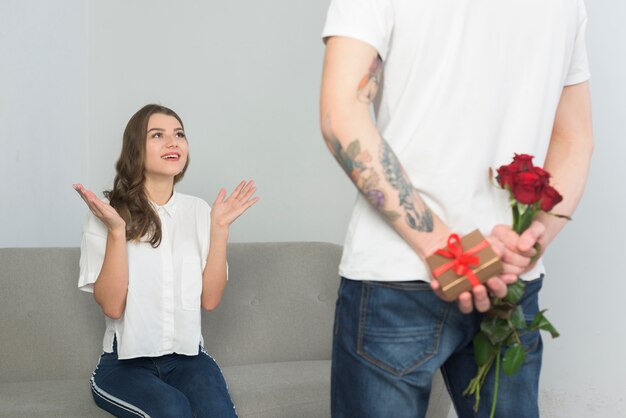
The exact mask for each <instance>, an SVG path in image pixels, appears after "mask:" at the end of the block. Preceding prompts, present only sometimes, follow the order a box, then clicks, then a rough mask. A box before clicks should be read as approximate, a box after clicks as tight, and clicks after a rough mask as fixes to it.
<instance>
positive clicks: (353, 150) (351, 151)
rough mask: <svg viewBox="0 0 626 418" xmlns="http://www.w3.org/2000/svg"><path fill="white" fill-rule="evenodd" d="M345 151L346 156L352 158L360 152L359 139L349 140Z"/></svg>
mask: <svg viewBox="0 0 626 418" xmlns="http://www.w3.org/2000/svg"><path fill="white" fill-rule="evenodd" d="M346 152H347V153H348V156H349V157H350V158H351V159H353V160H354V159H355V158H356V156H357V155H359V154H360V153H361V144H360V143H359V140H358V139H355V140H354V141H352V142H350V145H348V149H347V150H346Z"/></svg>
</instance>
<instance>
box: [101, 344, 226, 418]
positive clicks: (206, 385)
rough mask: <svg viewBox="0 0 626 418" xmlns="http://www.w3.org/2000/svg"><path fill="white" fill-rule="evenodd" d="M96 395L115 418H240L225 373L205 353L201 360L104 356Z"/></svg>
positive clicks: (202, 354)
mask: <svg viewBox="0 0 626 418" xmlns="http://www.w3.org/2000/svg"><path fill="white" fill-rule="evenodd" d="M91 391H92V394H93V398H94V400H95V401H96V404H97V405H98V406H99V407H100V408H102V409H104V410H106V411H108V412H110V413H111V414H113V415H115V416H116V417H132V418H137V417H148V416H149V417H151V418H161V417H163V418H165V417H167V418H170V417H171V418H192V417H194V418H201V417H203V418H208V417H211V418H233V417H237V414H236V413H235V407H234V405H233V402H232V401H231V399H230V395H229V394H228V388H227V386H226V382H225V381H224V377H223V376H222V372H221V371H220V368H219V367H218V365H217V363H216V362H215V360H213V358H212V357H211V356H209V355H208V354H207V353H206V352H205V351H204V350H203V349H200V350H199V352H198V355H196V356H183V355H179V354H169V355H165V356H161V357H140V358H136V359H129V360H118V359H117V353H116V352H113V353H103V354H102V356H101V357H100V362H99V363H98V367H96V370H95V371H94V372H93V377H92V378H91Z"/></svg>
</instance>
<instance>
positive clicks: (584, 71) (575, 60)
mask: <svg viewBox="0 0 626 418" xmlns="http://www.w3.org/2000/svg"><path fill="white" fill-rule="evenodd" d="M586 32H587V9H586V8H585V3H584V1H583V0H579V2H578V30H577V31H576V39H575V41H574V49H573V52H572V58H571V60H570V66H569V71H568V73H567V77H566V78H565V85H566V86H571V85H573V84H578V83H582V82H583V81H587V80H588V79H589V77H590V76H591V73H590V71H589V60H588V58H587V44H586V40H585V37H586Z"/></svg>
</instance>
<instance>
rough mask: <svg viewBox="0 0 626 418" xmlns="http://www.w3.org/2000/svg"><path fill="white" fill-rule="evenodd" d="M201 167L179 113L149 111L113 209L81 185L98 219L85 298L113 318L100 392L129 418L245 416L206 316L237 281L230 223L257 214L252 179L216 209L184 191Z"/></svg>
mask: <svg viewBox="0 0 626 418" xmlns="http://www.w3.org/2000/svg"><path fill="white" fill-rule="evenodd" d="M188 165H189V157H188V143H187V138H186V137H185V132H184V128H183V123H182V121H181V119H180V118H179V117H178V115H177V114H176V113H175V112H174V111H172V110H171V109H168V108H166V107H163V106H159V105H147V106H145V107H143V108H142V109H140V110H139V111H138V112H137V113H135V114H134V115H133V116H132V118H131V119H130V120H129V122H128V124H127V126H126V129H125V131H124V137H123V144H122V151H121V155H120V157H119V159H118V161H117V165H116V171H117V175H116V177H115V181H114V185H113V189H112V190H110V191H107V192H105V193H104V194H105V196H106V198H107V199H108V203H106V202H103V201H101V200H100V199H98V198H97V197H96V195H95V194H94V193H92V192H91V191H89V190H87V189H86V188H85V187H83V186H82V185H80V184H76V185H74V188H75V189H76V191H77V192H78V193H79V194H80V196H81V197H82V198H83V200H84V201H85V203H86V204H87V206H88V207H89V210H90V212H89V213H88V216H87V219H86V220H85V224H84V228H83V238H82V243H81V257H80V278H79V281H78V286H79V288H80V289H81V290H84V291H87V292H93V294H94V298H95V300H96V302H97V303H98V304H99V305H100V307H101V308H102V311H103V312H104V314H105V321H106V332H105V334H104V341H103V353H102V355H101V356H100V361H99V363H98V366H97V367H96V369H95V371H94V372H93V376H92V378H91V389H92V394H93V397H94V400H95V402H96V404H97V405H98V406H99V407H101V408H102V409H105V410H106V411H108V412H110V413H112V414H113V415H115V416H118V417H137V416H140V417H147V416H150V417H176V418H179V417H198V418H199V417H212V418H217V417H229V418H230V417H236V413H235V409H234V405H233V403H232V401H231V398H230V396H229V394H228V389H227V386H226V382H225V381H224V377H223V375H222V373H221V371H220V369H219V367H218V365H217V364H216V362H215V361H214V360H213V358H212V357H211V356H209V354H208V353H207V352H206V351H205V350H204V348H203V338H202V334H201V330H200V319H201V315H200V313H201V307H202V308H204V309H206V310H212V309H214V308H215V307H216V306H217V305H218V304H219V303H220V300H221V298H222V294H223V292H224V288H225V287H226V281H227V265H226V244H227V240H228V230H229V226H230V225H231V224H232V223H233V222H234V221H235V219H237V218H238V217H239V216H240V215H241V214H242V213H244V212H245V211H246V210H247V209H248V208H249V207H250V206H252V205H253V204H254V203H255V202H256V201H257V200H258V197H253V195H254V192H255V190H256V189H255V187H254V183H253V182H252V181H250V182H247V183H246V182H245V181H243V182H241V183H240V184H239V185H238V186H237V187H236V188H235V190H234V191H233V193H232V194H231V195H230V196H228V197H226V191H225V190H224V189H221V190H220V191H219V193H218V195H217V198H216V200H215V202H214V203H213V207H212V208H211V207H209V205H208V204H207V203H206V202H205V201H204V200H202V199H200V198H197V197H193V196H189V195H184V194H182V193H178V192H176V191H174V185H175V184H176V183H178V182H179V181H180V180H181V179H182V177H183V175H184V174H185V171H186V169H187V166H188Z"/></svg>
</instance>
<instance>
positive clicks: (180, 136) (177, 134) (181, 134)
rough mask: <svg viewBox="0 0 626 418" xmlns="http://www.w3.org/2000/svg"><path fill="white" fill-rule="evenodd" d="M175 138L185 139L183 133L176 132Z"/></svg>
mask: <svg viewBox="0 0 626 418" xmlns="http://www.w3.org/2000/svg"><path fill="white" fill-rule="evenodd" d="M176 136H177V137H178V138H186V136H185V133H184V132H177V133H176Z"/></svg>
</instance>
